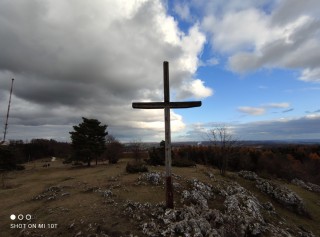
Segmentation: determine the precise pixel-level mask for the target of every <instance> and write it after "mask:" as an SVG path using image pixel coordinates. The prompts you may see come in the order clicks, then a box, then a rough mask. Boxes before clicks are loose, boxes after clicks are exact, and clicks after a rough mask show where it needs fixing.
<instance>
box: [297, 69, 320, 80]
mask: <svg viewBox="0 0 320 237" xmlns="http://www.w3.org/2000/svg"><path fill="white" fill-rule="evenodd" d="M300 79H301V80H302V81H307V82H318V83H320V67H318V68H315V69H310V68H307V69H304V70H303V71H302V75H301V76H300Z"/></svg>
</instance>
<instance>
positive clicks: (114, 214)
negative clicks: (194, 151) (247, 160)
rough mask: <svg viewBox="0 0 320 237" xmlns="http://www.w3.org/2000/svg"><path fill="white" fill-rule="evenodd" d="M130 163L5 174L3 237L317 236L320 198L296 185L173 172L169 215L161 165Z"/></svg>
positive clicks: (34, 166) (243, 175)
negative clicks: (134, 166)
mask: <svg viewBox="0 0 320 237" xmlns="http://www.w3.org/2000/svg"><path fill="white" fill-rule="evenodd" d="M127 162H128V159H121V160H120V161H119V163H118V164H114V165H109V164H99V165H98V166H93V167H91V168H82V167H78V168H75V167H72V166H71V165H65V164H62V161H60V160H59V159H58V160H56V161H55V162H51V163H50V166H49V167H43V166H44V164H45V163H44V162H41V161H34V162H30V163H28V164H25V166H26V169H25V170H23V171H12V172H9V173H6V174H3V175H5V176H2V181H3V182H5V186H6V188H5V189H4V188H2V189H0V194H1V195H0V208H1V210H2V212H1V214H0V219H1V226H0V236H78V237H80V236H320V229H319V223H320V201H319V200H320V199H319V197H320V193H319V192H315V191H317V190H313V191H312V189H309V190H308V189H306V187H304V188H303V187H302V186H303V185H300V186H299V185H298V184H300V183H299V182H296V183H295V184H294V183H289V182H287V181H284V180H280V179H275V180H268V179H266V178H261V177H258V176H257V175H255V174H254V173H252V172H239V173H236V172H235V173H233V172H228V174H227V176H225V177H223V176H220V175H219V171H218V170H215V169H213V168H209V167H205V166H202V165H197V166H196V167H190V168H178V167H173V174H174V175H173V180H174V187H175V193H174V200H175V209H173V210H168V209H167V210H166V209H165V207H164V203H163V201H164V196H165V194H164V185H163V171H164V167H160V166H158V167H153V166H149V167H148V168H149V172H148V173H140V174H128V173H126V171H125V166H126V163H127ZM306 186H307V185H306ZM12 214H15V215H16V216H17V217H18V215H19V214H22V215H23V217H24V220H20V221H19V220H18V218H16V219H15V220H11V219H10V216H11V215H12ZM28 214H29V216H27V215H28ZM22 215H21V216H20V218H21V217H22ZM26 218H27V219H30V218H31V219H30V220H26ZM19 223H20V224H22V225H20V226H19V225H16V224H19ZM13 224H15V226H14V227H16V228H15V229H12V228H10V227H13V226H12V225H13ZM23 224H26V227H27V228H19V227H23ZM42 224H45V225H44V226H42ZM28 226H29V227H30V228H28ZM40 227H44V228H40ZM49 227H51V228H49Z"/></svg>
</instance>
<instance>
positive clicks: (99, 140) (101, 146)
mask: <svg viewBox="0 0 320 237" xmlns="http://www.w3.org/2000/svg"><path fill="white" fill-rule="evenodd" d="M82 120H83V121H82V123H80V124H79V125H78V126H73V129H74V131H72V132H70V135H71V140H72V147H73V159H74V160H78V161H82V162H86V163H87V164H88V166H90V163H91V161H92V160H93V159H95V160H96V164H97V163H98V157H99V156H100V155H101V154H102V153H103V152H104V150H105V149H106V136H107V135H108V132H107V131H106V130H107V127H108V126H107V125H100V124H101V122H99V121H98V120H97V119H87V118H82Z"/></svg>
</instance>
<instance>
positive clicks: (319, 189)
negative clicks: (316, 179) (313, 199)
mask: <svg viewBox="0 0 320 237" xmlns="http://www.w3.org/2000/svg"><path fill="white" fill-rule="evenodd" d="M291 183H293V184H295V185H298V186H300V187H302V188H304V189H306V190H309V191H311V192H316V193H320V186H319V185H317V184H313V183H310V182H304V181H303V180H301V179H293V180H291Z"/></svg>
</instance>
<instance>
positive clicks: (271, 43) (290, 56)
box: [193, 0, 320, 82]
mask: <svg viewBox="0 0 320 237" xmlns="http://www.w3.org/2000/svg"><path fill="white" fill-rule="evenodd" d="M193 5H194V6H196V7H198V8H203V9H204V10H203V12H204V13H205V16H204V17H203V19H202V24H201V26H202V28H203V29H204V30H205V31H206V32H207V33H208V35H209V41H210V43H211V45H212V48H213V51H214V52H219V53H222V54H223V55H227V57H229V59H228V68H229V69H230V70H232V71H234V72H238V73H247V72H250V71H254V70H259V69H261V68H286V69H295V70H301V76H300V77H299V79H301V80H303V81H306V82H319V74H318V71H319V70H320V63H319V62H320V56H319V54H318V52H319V51H320V21H319V17H318V16H319V14H320V10H319V9H320V2H319V1H318V0H307V1H300V0H283V1H277V0H275V1H240V2H239V1H233V0H231V1H228V2H225V1H214V2H211V1H210V3H209V2H207V1H200V3H198V4H195V2H193Z"/></svg>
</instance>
